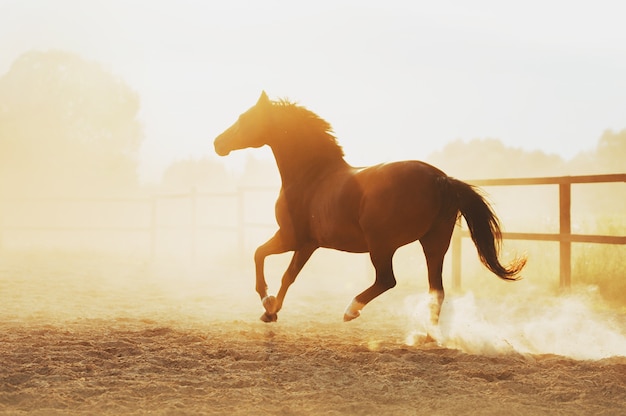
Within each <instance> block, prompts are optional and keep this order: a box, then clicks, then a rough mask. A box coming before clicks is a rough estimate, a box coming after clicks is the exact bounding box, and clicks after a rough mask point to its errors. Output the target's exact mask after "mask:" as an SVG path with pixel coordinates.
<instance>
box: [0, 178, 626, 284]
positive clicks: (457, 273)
mask: <svg viewBox="0 0 626 416" xmlns="http://www.w3.org/2000/svg"><path fill="white" fill-rule="evenodd" d="M467 182H468V183H471V184H472V185H476V186H504V187H509V186H527V185H558V190H559V232H558V233H523V232H505V233H503V235H502V236H503V238H504V239H509V240H529V241H552V242H558V243H559V257H560V258H559V262H560V278H559V282H560V285H561V287H564V288H567V287H569V286H570V285H571V245H572V243H593V244H618V245H622V244H626V236H610V235H596V234H572V232H571V231H572V225H571V187H572V185H573V184H590V183H611V182H614V183H618V182H626V174H611V175H587V176H559V177H535V178H508V179H503V178H497V179H480V180H468V181H467ZM254 192H277V188H276V187H241V188H239V189H238V190H237V191H236V192H219V193H212V192H197V191H196V189H195V188H194V189H192V190H191V192H180V193H172V194H156V195H153V196H148V197H130V198H122V197H120V198H118V197H102V198H101V197H85V198H21V199H19V200H18V199H12V200H10V201H11V202H16V201H18V202H33V203H37V202H43V201H46V202H59V203H70V202H92V203H93V202H107V203H116V202H120V203H142V204H146V205H147V206H148V207H149V212H150V217H149V221H148V225H146V226H119V227H116V226H105V225H87V226H32V225H8V224H3V222H2V203H3V202H4V203H6V202H7V201H8V200H0V248H2V238H3V231H50V232H59V231H103V232H104V231H120V232H135V233H137V232H140V233H141V232H143V233H147V234H148V235H149V241H150V243H149V244H150V246H149V253H150V256H151V258H154V257H155V255H156V249H157V244H158V238H159V237H158V234H159V230H162V229H188V230H189V232H190V234H189V238H190V249H191V258H192V259H195V256H196V251H197V232H198V231H199V230H221V231H232V232H234V233H236V235H237V241H238V249H239V251H240V252H242V253H243V252H244V251H245V240H246V230H247V229H250V228H265V227H274V226H275V225H274V224H270V223H260V222H254V221H247V220H246V217H245V199H246V198H245V195H246V194H250V193H254ZM199 198H228V199H232V200H233V201H234V206H235V207H236V208H235V210H236V214H235V217H236V221H235V224H233V225H220V224H215V225H206V224H199V221H198V208H197V207H198V199H199ZM171 199H189V200H190V203H191V204H190V212H189V215H190V219H189V222H188V224H186V225H182V226H181V225H164V224H159V221H158V217H159V201H162V200H171ZM467 237H469V233H468V231H467V230H463V229H461V228H460V227H457V229H456V230H455V232H454V235H453V238H452V248H451V251H452V282H453V287H455V288H460V286H461V246H462V239H463V238H467Z"/></svg>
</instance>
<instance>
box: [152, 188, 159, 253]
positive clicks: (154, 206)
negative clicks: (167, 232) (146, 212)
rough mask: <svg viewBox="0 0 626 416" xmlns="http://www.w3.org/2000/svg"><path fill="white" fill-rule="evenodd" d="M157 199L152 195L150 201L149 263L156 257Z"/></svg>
mask: <svg viewBox="0 0 626 416" xmlns="http://www.w3.org/2000/svg"><path fill="white" fill-rule="evenodd" d="M157 198H158V197H157V196H156V195H153V196H152V198H151V199H150V261H151V262H153V263H154V260H155V257H156V239H157V201H158V199H157Z"/></svg>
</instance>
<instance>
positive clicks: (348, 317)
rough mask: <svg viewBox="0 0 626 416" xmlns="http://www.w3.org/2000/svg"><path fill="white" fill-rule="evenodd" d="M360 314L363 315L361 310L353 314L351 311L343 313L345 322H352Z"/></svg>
mask: <svg viewBox="0 0 626 416" xmlns="http://www.w3.org/2000/svg"><path fill="white" fill-rule="evenodd" d="M359 316H361V312H360V311H357V313H355V314H351V313H348V312H346V313H344V314H343V321H344V322H350V321H351V320H353V319H356V318H358V317H359Z"/></svg>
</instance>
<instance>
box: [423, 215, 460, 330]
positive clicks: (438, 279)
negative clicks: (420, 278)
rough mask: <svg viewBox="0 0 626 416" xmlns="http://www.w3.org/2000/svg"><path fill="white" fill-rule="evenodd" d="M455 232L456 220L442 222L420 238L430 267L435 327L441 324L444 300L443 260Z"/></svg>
mask: <svg viewBox="0 0 626 416" xmlns="http://www.w3.org/2000/svg"><path fill="white" fill-rule="evenodd" d="M453 230H454V219H452V220H449V221H440V222H438V223H436V224H435V225H434V226H433V227H432V228H431V229H430V230H429V231H428V233H426V235H424V236H423V237H422V238H420V243H421V244H422V248H423V250H424V255H425V256H426V265H427V267H428V285H429V293H430V295H431V297H432V299H431V303H430V321H431V323H432V324H433V325H435V326H436V325H437V324H438V323H439V315H440V313H441V305H442V304H443V299H444V296H445V295H444V290H443V278H442V271H443V259H444V257H445V255H446V252H447V251H448V247H449V246H450V238H451V237H452V231H453Z"/></svg>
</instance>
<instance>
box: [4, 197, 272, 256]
mask: <svg viewBox="0 0 626 416" xmlns="http://www.w3.org/2000/svg"><path fill="white" fill-rule="evenodd" d="M250 192H275V193H277V192H278V189H277V188H270V187H240V188H238V190H237V191H234V192H198V191H197V190H196V189H195V188H192V189H191V191H190V192H180V193H168V194H155V195H152V196H145V197H73V198H67V197H59V198H50V197H22V198H11V199H0V250H1V249H2V248H3V241H4V239H5V237H4V235H5V234H7V233H9V232H34V231H37V232H49V233H55V232H57V233H60V232H72V231H76V232H78V231H94V232H106V231H109V232H110V231H116V232H123V233H143V234H146V235H147V236H148V240H149V247H148V248H147V249H148V252H149V255H150V258H151V259H154V258H155V256H156V253H157V246H158V244H159V234H160V233H161V232H162V231H166V230H172V229H178V230H187V231H188V235H189V247H190V257H191V259H192V260H195V258H196V253H197V249H198V238H197V237H198V232H201V231H207V232H215V231H227V232H232V233H236V235H237V242H238V243H237V244H238V249H239V251H240V252H242V253H243V252H244V251H245V240H246V230H250V229H252V228H270V227H275V225H273V224H271V223H269V222H268V223H260V222H253V221H248V220H247V219H246V218H245V214H244V213H245V195H246V194H247V193H250ZM201 198H205V199H230V200H231V205H232V207H233V208H234V210H235V217H236V220H235V222H234V223H233V224H202V223H200V222H199V220H198V217H199V216H198V201H199V200H200V199H201ZM168 200H169V201H171V200H188V201H189V211H188V212H187V213H186V214H185V216H187V214H188V220H187V221H185V223H184V224H178V225H167V224H162V223H160V222H159V217H160V215H161V213H160V211H161V209H160V208H159V207H160V205H161V203H162V202H164V201H168ZM46 203H47V204H50V203H66V204H70V203H82V204H90V203H91V204H94V205H95V204H116V203H117V204H140V205H144V206H145V208H144V209H145V211H146V212H149V214H148V215H149V217H148V218H149V219H148V221H147V223H146V224H144V225H130V226H129V225H124V226H117V225H101V224H90V225H31V224H7V223H6V221H4V216H3V208H5V206H6V205H8V204H33V205H40V204H46Z"/></svg>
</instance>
